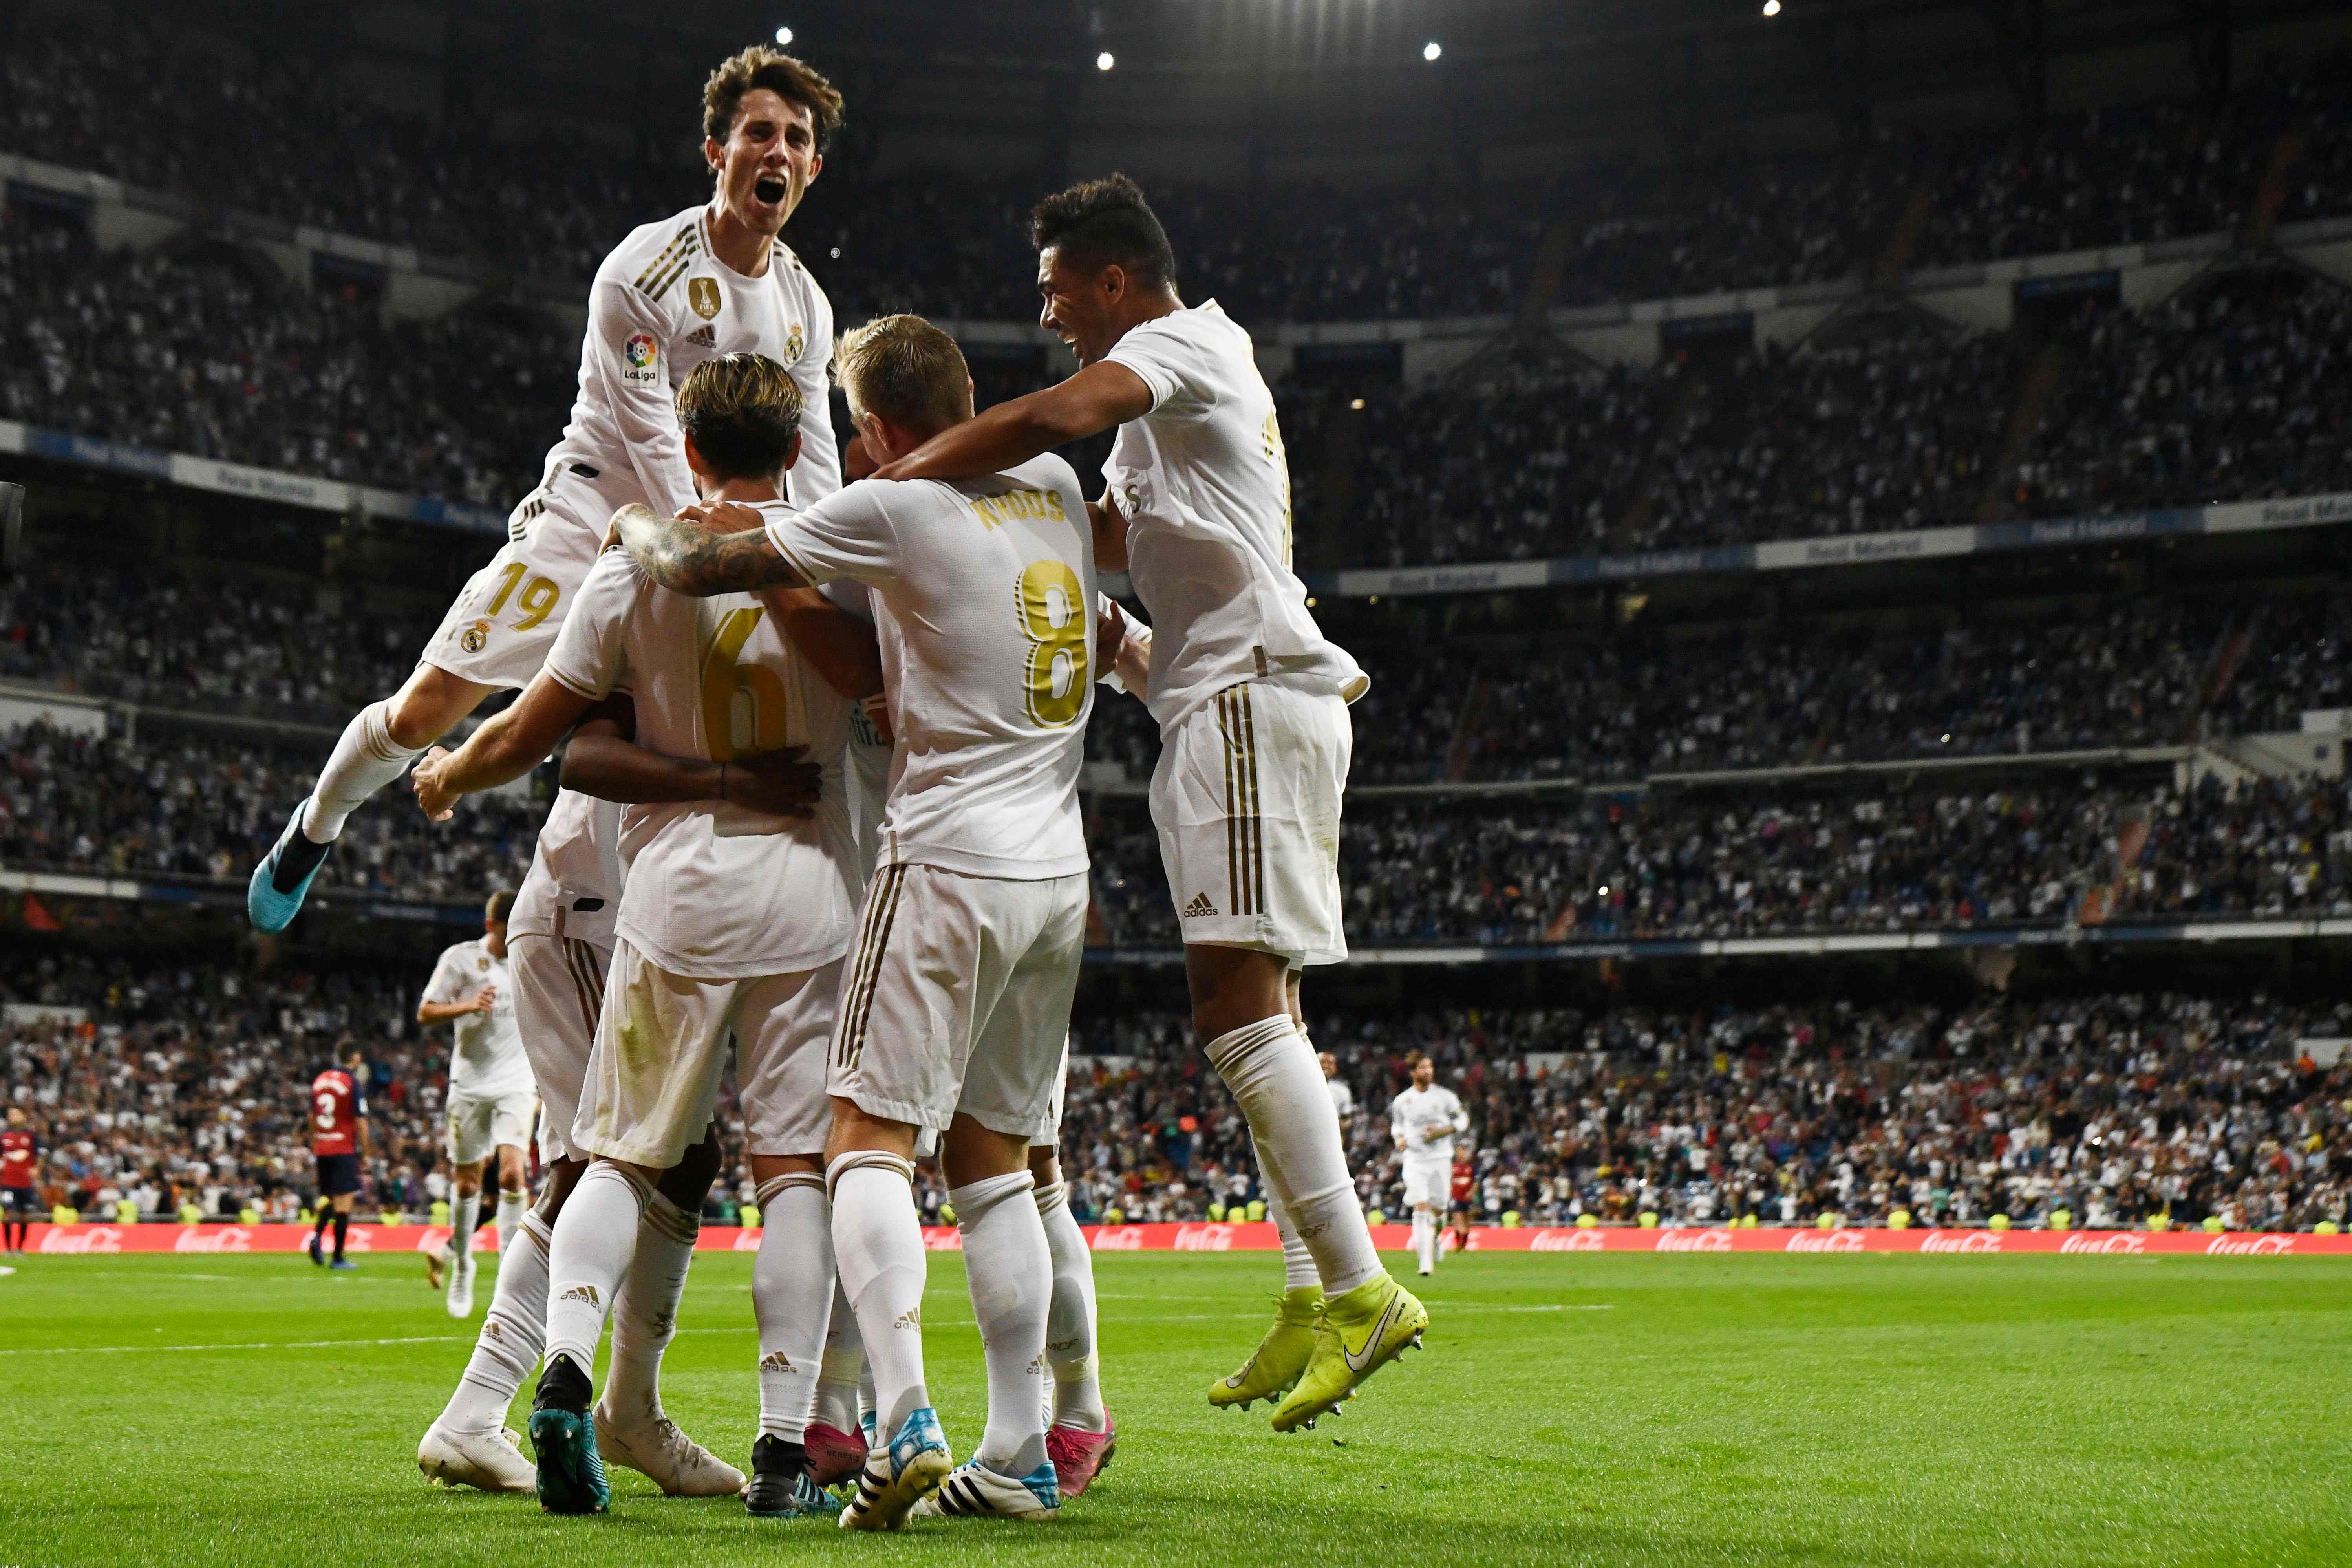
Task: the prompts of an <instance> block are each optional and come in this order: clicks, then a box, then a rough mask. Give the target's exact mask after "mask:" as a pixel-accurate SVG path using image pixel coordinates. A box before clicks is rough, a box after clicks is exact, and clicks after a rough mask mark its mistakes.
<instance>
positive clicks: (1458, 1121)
mask: <svg viewBox="0 0 2352 1568" xmlns="http://www.w3.org/2000/svg"><path fill="white" fill-rule="evenodd" d="M1469 1130H1470V1114H1469V1112H1467V1111H1465V1110H1463V1109H1462V1101H1461V1100H1460V1099H1459V1098H1458V1097H1457V1096H1456V1095H1455V1094H1454V1091H1453V1090H1452V1089H1440V1088H1438V1087H1437V1064H1436V1063H1435V1062H1433V1061H1431V1060H1430V1059H1429V1058H1427V1057H1426V1056H1418V1055H1417V1056H1415V1057H1414V1058H1412V1088H1411V1089H1406V1090H1405V1091H1404V1092H1403V1093H1402V1094H1400V1095H1398V1096H1397V1097H1396V1099H1394V1100H1391V1101H1390V1102H1389V1136H1390V1137H1391V1138H1393V1139H1395V1140H1396V1146H1397V1149H1398V1152H1400V1153H1402V1155H1403V1157H1404V1160H1403V1163H1404V1206H1405V1207H1406V1208H1408V1209H1410V1210H1412V1250H1413V1255H1414V1256H1415V1257H1416V1258H1420V1259H1421V1271H1422V1273H1423V1275H1430V1274H1434V1273H1436V1272H1437V1233H1438V1231H1439V1230H1440V1229H1441V1228H1443V1227H1444V1223H1445V1196H1446V1192H1447V1190H1448V1189H1449V1188H1450V1187H1451V1186H1452V1185H1453V1183H1454V1134H1456V1133H1459V1132H1466V1131H1469Z"/></svg>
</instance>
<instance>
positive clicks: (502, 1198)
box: [499, 1190, 530, 1268]
mask: <svg viewBox="0 0 2352 1568" xmlns="http://www.w3.org/2000/svg"><path fill="white" fill-rule="evenodd" d="M529 1212H530V1194H529V1193H509V1192H506V1191H503V1190H501V1191H500V1192H499V1259H500V1263H499V1267H500V1268H504V1267H505V1263H504V1259H505V1258H506V1255H507V1249H508V1248H509V1247H512V1246H513V1245H514V1238H515V1231H516V1230H517V1228H519V1227H520V1226H521V1224H522V1216H523V1215H525V1214H528V1213H529Z"/></svg>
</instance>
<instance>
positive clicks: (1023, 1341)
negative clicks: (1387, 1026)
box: [948, 1170, 1054, 1479]
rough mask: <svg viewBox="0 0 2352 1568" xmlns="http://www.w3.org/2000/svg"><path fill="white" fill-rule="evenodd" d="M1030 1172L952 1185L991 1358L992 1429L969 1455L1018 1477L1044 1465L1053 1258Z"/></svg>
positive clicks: (968, 1279)
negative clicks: (1047, 1323)
mask: <svg viewBox="0 0 2352 1568" xmlns="http://www.w3.org/2000/svg"><path fill="white" fill-rule="evenodd" d="M1035 1184H1036V1179H1035V1178H1034V1177H1033V1176H1031V1175H1030V1173H1028V1172H1027V1171H1025V1170H1021V1171H1008V1172H1007V1173H1004V1174H1003V1175H1001V1176H990V1177H987V1178H985V1179H984V1180H982V1181H977V1182H971V1183H967V1184H965V1185H963V1186H961V1187H954V1188H950V1190H949V1192H948V1202H950V1203H951V1204H953V1205H955V1213H956V1229H957V1230H959V1231H961V1233H962V1234H963V1269H964V1279H965V1283H966V1284H967V1285H968V1286H969V1287H970V1288H971V1311H972V1317H973V1318H974V1319H975V1320H976V1321H978V1322H979V1324H980V1344H981V1349H982V1352H983V1353H984V1354H985V1355H986V1357H987V1360H988V1426H986V1428H985V1429H983V1430H982V1433H981V1436H980V1447H978V1448H976V1449H974V1450H973V1453H972V1457H973V1458H975V1459H977V1460H978V1461H979V1462H980V1463H982V1464H983V1465H986V1466H987V1467H988V1468H990V1469H992V1470H994V1471H996V1472H997V1473H998V1474H999V1475H1005V1476H1011V1477H1013V1478H1014V1479H1019V1478H1020V1477H1023V1476H1025V1475H1027V1474H1029V1473H1030V1472H1031V1471H1032V1470H1034V1469H1035V1468H1037V1467H1038V1466H1040V1465H1042V1464H1044V1463H1045V1320H1046V1315H1047V1310H1048V1308H1049V1307H1050V1305H1051V1303H1052V1301H1053V1300H1054V1258H1053V1253H1052V1252H1051V1250H1050V1249H1049V1248H1048V1247H1046V1245H1045V1219H1044V1217H1043V1216H1042V1215H1039V1214H1038V1213H1037V1205H1035V1204H1034V1203H1033V1202H1031V1201H1030V1197H1029V1194H1030V1191H1031V1189H1032V1188H1033V1187H1034V1186H1035Z"/></svg>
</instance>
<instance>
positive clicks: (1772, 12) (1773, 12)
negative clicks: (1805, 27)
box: [1764, 0, 1780, 16]
mask: <svg viewBox="0 0 2352 1568" xmlns="http://www.w3.org/2000/svg"><path fill="white" fill-rule="evenodd" d="M1764 15H1766V16H1779V15H1780V0H1764Z"/></svg>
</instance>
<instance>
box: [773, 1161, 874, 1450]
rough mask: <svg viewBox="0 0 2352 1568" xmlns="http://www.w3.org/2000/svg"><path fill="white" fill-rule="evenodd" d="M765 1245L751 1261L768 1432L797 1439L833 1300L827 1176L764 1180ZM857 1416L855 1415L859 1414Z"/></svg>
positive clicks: (811, 1394) (822, 1356)
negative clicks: (827, 1212)
mask: <svg viewBox="0 0 2352 1568" xmlns="http://www.w3.org/2000/svg"><path fill="white" fill-rule="evenodd" d="M760 1223H761V1226H763V1227H764V1229H763V1230H762V1231H761V1236H760V1251H759V1254H758V1256H757V1257H755V1258H752V1260H751V1315H752V1316H753V1317H754V1318H755V1319H757V1320H758V1321H759V1324H760V1431H761V1434H762V1435H764V1436H770V1437H781V1438H782V1439H783V1440H784V1441H785V1442H787V1443H797V1442H799V1441H800V1440H801V1436H802V1434H803V1432H805V1431H806V1430H807V1429H808V1423H809V1410H810V1407H811V1406H812V1405H814V1401H815V1394H816V1380H817V1372H818V1368H819V1367H820V1366H821V1365H822V1364H823V1363H824V1360H825V1349H824V1342H825V1315H826V1313H827V1311H828V1310H830V1309H831V1307H832V1305H833V1296H834V1289H833V1227H832V1225H831V1221H830V1217H829V1216H828V1215H827V1214H826V1213H825V1206H824V1177H823V1176H820V1175H818V1174H817V1173H815V1172H814V1171H795V1172H793V1173H790V1174H788V1175H782V1176H772V1177H770V1178H769V1179H768V1180H767V1181H764V1182H762V1183H761V1184H760ZM853 1419H855V1417H853Z"/></svg>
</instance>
